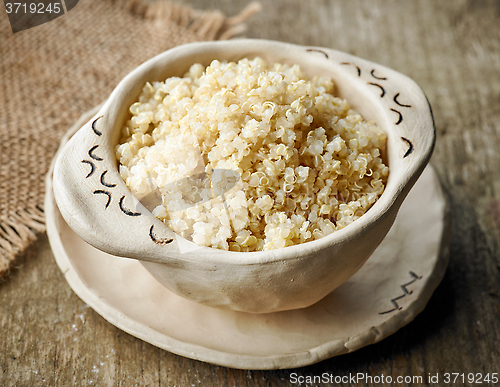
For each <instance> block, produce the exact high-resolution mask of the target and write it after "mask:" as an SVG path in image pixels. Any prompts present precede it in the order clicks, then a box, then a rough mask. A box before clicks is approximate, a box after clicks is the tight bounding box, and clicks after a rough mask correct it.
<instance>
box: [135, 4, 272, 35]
mask: <svg viewBox="0 0 500 387" xmlns="http://www.w3.org/2000/svg"><path fill="white" fill-rule="evenodd" d="M128 8H129V10H130V11H131V12H132V13H134V14H136V15H139V16H141V17H143V18H144V19H148V20H151V21H153V22H154V23H155V24H156V25H157V26H158V27H159V28H161V25H162V24H163V23H175V24H177V25H179V26H181V27H183V28H185V29H186V30H187V31H189V32H191V33H193V34H195V35H196V36H198V37H199V38H200V39H202V40H226V39H231V38H232V37H234V36H236V35H238V34H241V33H243V32H244V31H245V30H246V25H245V24H244V22H245V20H247V19H248V18H249V17H250V16H252V15H253V14H255V13H257V12H260V11H261V9H262V7H261V4H260V3H259V2H256V1H254V2H251V3H250V4H248V5H247V6H246V7H245V8H244V9H243V10H242V11H241V12H240V13H239V14H238V15H236V16H233V17H226V16H225V15H224V14H223V13H222V12H221V11H217V10H213V11H200V10H197V9H193V8H191V7H189V6H185V5H181V4H177V3H173V2H170V1H157V2H154V3H151V2H145V1H144V0H131V1H130V2H129V3H128Z"/></svg>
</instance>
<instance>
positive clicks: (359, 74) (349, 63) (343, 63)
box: [341, 62, 361, 77]
mask: <svg viewBox="0 0 500 387" xmlns="http://www.w3.org/2000/svg"><path fill="white" fill-rule="evenodd" d="M341 65H350V66H354V67H356V69H357V70H358V77H360V76H361V69H360V68H359V67H358V66H356V65H355V64H354V63H351V62H342V63H341Z"/></svg>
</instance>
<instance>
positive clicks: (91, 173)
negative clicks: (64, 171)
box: [82, 160, 95, 178]
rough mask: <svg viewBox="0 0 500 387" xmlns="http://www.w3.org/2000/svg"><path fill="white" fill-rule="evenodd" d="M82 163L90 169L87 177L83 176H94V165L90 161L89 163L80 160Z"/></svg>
mask: <svg viewBox="0 0 500 387" xmlns="http://www.w3.org/2000/svg"><path fill="white" fill-rule="evenodd" d="M82 163H84V164H88V165H90V167H91V168H92V169H91V170H90V172H89V173H88V175H87V176H85V178H88V177H90V176H92V175H93V174H94V172H95V164H94V163H93V162H92V161H90V160H82Z"/></svg>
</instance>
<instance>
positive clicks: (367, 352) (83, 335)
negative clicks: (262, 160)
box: [0, 0, 500, 387]
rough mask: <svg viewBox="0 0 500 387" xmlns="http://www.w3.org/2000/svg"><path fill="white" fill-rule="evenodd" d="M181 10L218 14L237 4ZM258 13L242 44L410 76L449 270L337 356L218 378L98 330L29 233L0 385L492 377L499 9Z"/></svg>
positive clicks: (497, 308)
mask: <svg viewBox="0 0 500 387" xmlns="http://www.w3.org/2000/svg"><path fill="white" fill-rule="evenodd" d="M82 1H85V0H82ZM184 3H186V4H190V5H193V6H194V7H197V8H200V9H210V8H214V9H221V10H223V11H224V12H225V13H226V14H228V15H232V14H236V13H237V12H238V11H240V10H241V9H242V8H243V7H244V6H245V5H246V4H247V2H246V1H243V0H186V1H184ZM262 5H263V11H262V12H261V13H260V14H259V15H257V16H254V17H253V18H252V19H251V20H250V21H249V22H248V23H247V25H248V31H247V32H246V33H245V36H247V37H253V38H266V39H275V40H282V41H287V42H292V43H298V44H307V45H316V46H324V47H330V48H334V49H339V50H343V51H347V52H350V53H352V54H355V55H358V56H361V57H363V58H366V59H368V60H372V61H374V62H378V63H381V64H383V65H386V66H389V67H392V68H394V69H395V70H398V71H400V72H402V73H404V74H406V75H408V76H410V77H411V78H413V79H414V80H416V81H417V83H419V84H420V85H421V86H422V88H423V89H424V91H425V92H426V94H427V96H428V98H429V100H430V103H431V105H432V107H433V110H434V115H435V121H436V128H437V133H438V140H437V146H436V149H435V153H434V155H433V158H432V160H431V163H432V164H433V166H434V167H435V169H436V170H437V172H438V174H439V176H440V178H441V180H442V183H443V186H444V188H445V190H446V191H447V193H448V194H449V197H450V202H451V208H452V222H453V226H452V237H451V248H450V264H449V268H448V271H447V273H446V275H445V277H444V280H443V282H442V284H441V285H440V286H439V288H438V289H437V291H436V292H435V294H434V295H433V297H432V298H431V300H430V302H429V304H428V306H427V308H426V309H425V310H424V312H423V313H422V314H421V315H419V316H418V317H417V318H416V319H415V320H414V321H413V322H412V323H410V324H409V325H408V326H406V327H404V328H403V329H401V330H400V331H398V332H397V333H396V334H394V335H392V336H391V337H389V338H387V339H385V340H383V341H382V342H380V343H378V344H376V345H372V346H369V347H366V348H363V349H361V350H359V351H357V352H355V353H352V354H349V355H344V356H340V357H337V358H332V359H329V360H326V361H323V362H321V363H319V364H316V365H313V366H309V367H303V368H299V369H294V370H279V371H241V370H234V369H228V368H224V367H218V366H213V365H209V364H205V363H201V362H198V361H194V360H189V359H186V358H182V357H179V356H176V355H173V354H171V353H168V352H166V351H163V350H160V349H158V348H156V347H154V346H152V345H150V344H147V343H145V342H143V341H141V340H139V339H136V338H134V337H132V336H130V335H128V334H126V333H124V332H122V331H120V330H119V329H117V328H115V327H114V326H112V325H111V324H109V323H107V322H106V321H105V320H104V319H103V318H101V317H100V316H99V315H98V314H97V313H95V312H94V311H93V310H92V309H90V308H89V307H88V306H87V305H85V303H83V302H82V301H80V299H79V298H78V297H77V296H76V295H75V294H74V293H73V292H72V291H71V289H70V288H69V286H68V285H67V283H66V282H65V280H64V276H63V275H62V273H61V272H60V271H59V269H58V267H57V266H56V264H55V262H54V258H53V256H52V253H51V250H50V247H49V245H48V241H47V238H46V236H41V237H40V239H39V241H38V242H37V243H36V244H34V245H33V246H32V248H30V249H29V251H28V252H27V253H26V254H25V256H24V257H23V258H22V259H21V260H20V266H21V267H20V268H19V270H15V271H14V272H13V273H12V275H11V277H10V278H9V279H7V280H5V281H4V282H3V283H1V284H0V326H1V327H0V386H127V387H128V386H153V385H154V386H246V387H250V386H289V385H293V384H292V383H291V381H292V380H291V378H292V373H296V375H297V376H304V377H305V376H314V375H321V374H322V373H324V372H327V373H330V374H333V375H340V376H345V375H349V374H356V373H365V374H368V375H371V376H381V375H385V376H387V375H391V376H392V377H393V378H396V376H398V375H401V376H423V377H424V384H423V385H434V386H435V385H445V384H444V383H439V384H432V383H428V379H427V377H428V375H429V374H430V375H436V374H439V375H440V378H441V379H440V380H441V382H443V375H444V373H446V372H459V373H465V374H466V375H467V374H468V373H475V374H477V373H482V374H485V373H490V374H491V373H494V372H497V373H500V345H499V344H500V152H499V149H500V1H493V0H491V1H486V0H470V1H465V0H456V1H435V0H415V1H385V0H377V1H373V0H353V1H329V0H309V1H301V0H274V1H272V2H271V1H267V2H262ZM96 102H100V101H96ZM484 384H486V385H487V383H483V385H484ZM303 385H327V384H326V383H324V384H321V383H319V384H318V383H313V384H303ZM341 385H345V386H348V385H359V386H365V385H384V384H382V383H381V384H374V383H372V384H370V383H359V384H351V383H345V384H341ZM394 385H401V386H405V385H407V386H411V385H417V384H412V383H402V384H394ZM455 385H461V383H458V384H455ZM465 385H472V384H470V383H465ZM490 385H493V384H491V383H490Z"/></svg>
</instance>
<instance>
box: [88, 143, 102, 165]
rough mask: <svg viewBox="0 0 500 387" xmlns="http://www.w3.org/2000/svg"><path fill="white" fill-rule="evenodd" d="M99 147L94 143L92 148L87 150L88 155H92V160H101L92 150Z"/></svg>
mask: <svg viewBox="0 0 500 387" xmlns="http://www.w3.org/2000/svg"><path fill="white" fill-rule="evenodd" d="M98 147H99V145H94V146H93V147H92V148H90V150H89V156H90V157H92V158H93V159H94V160H97V161H102V159H101V158H100V157H99V156H96V155H95V154H94V151H95V150H96V149H97V148H98Z"/></svg>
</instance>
